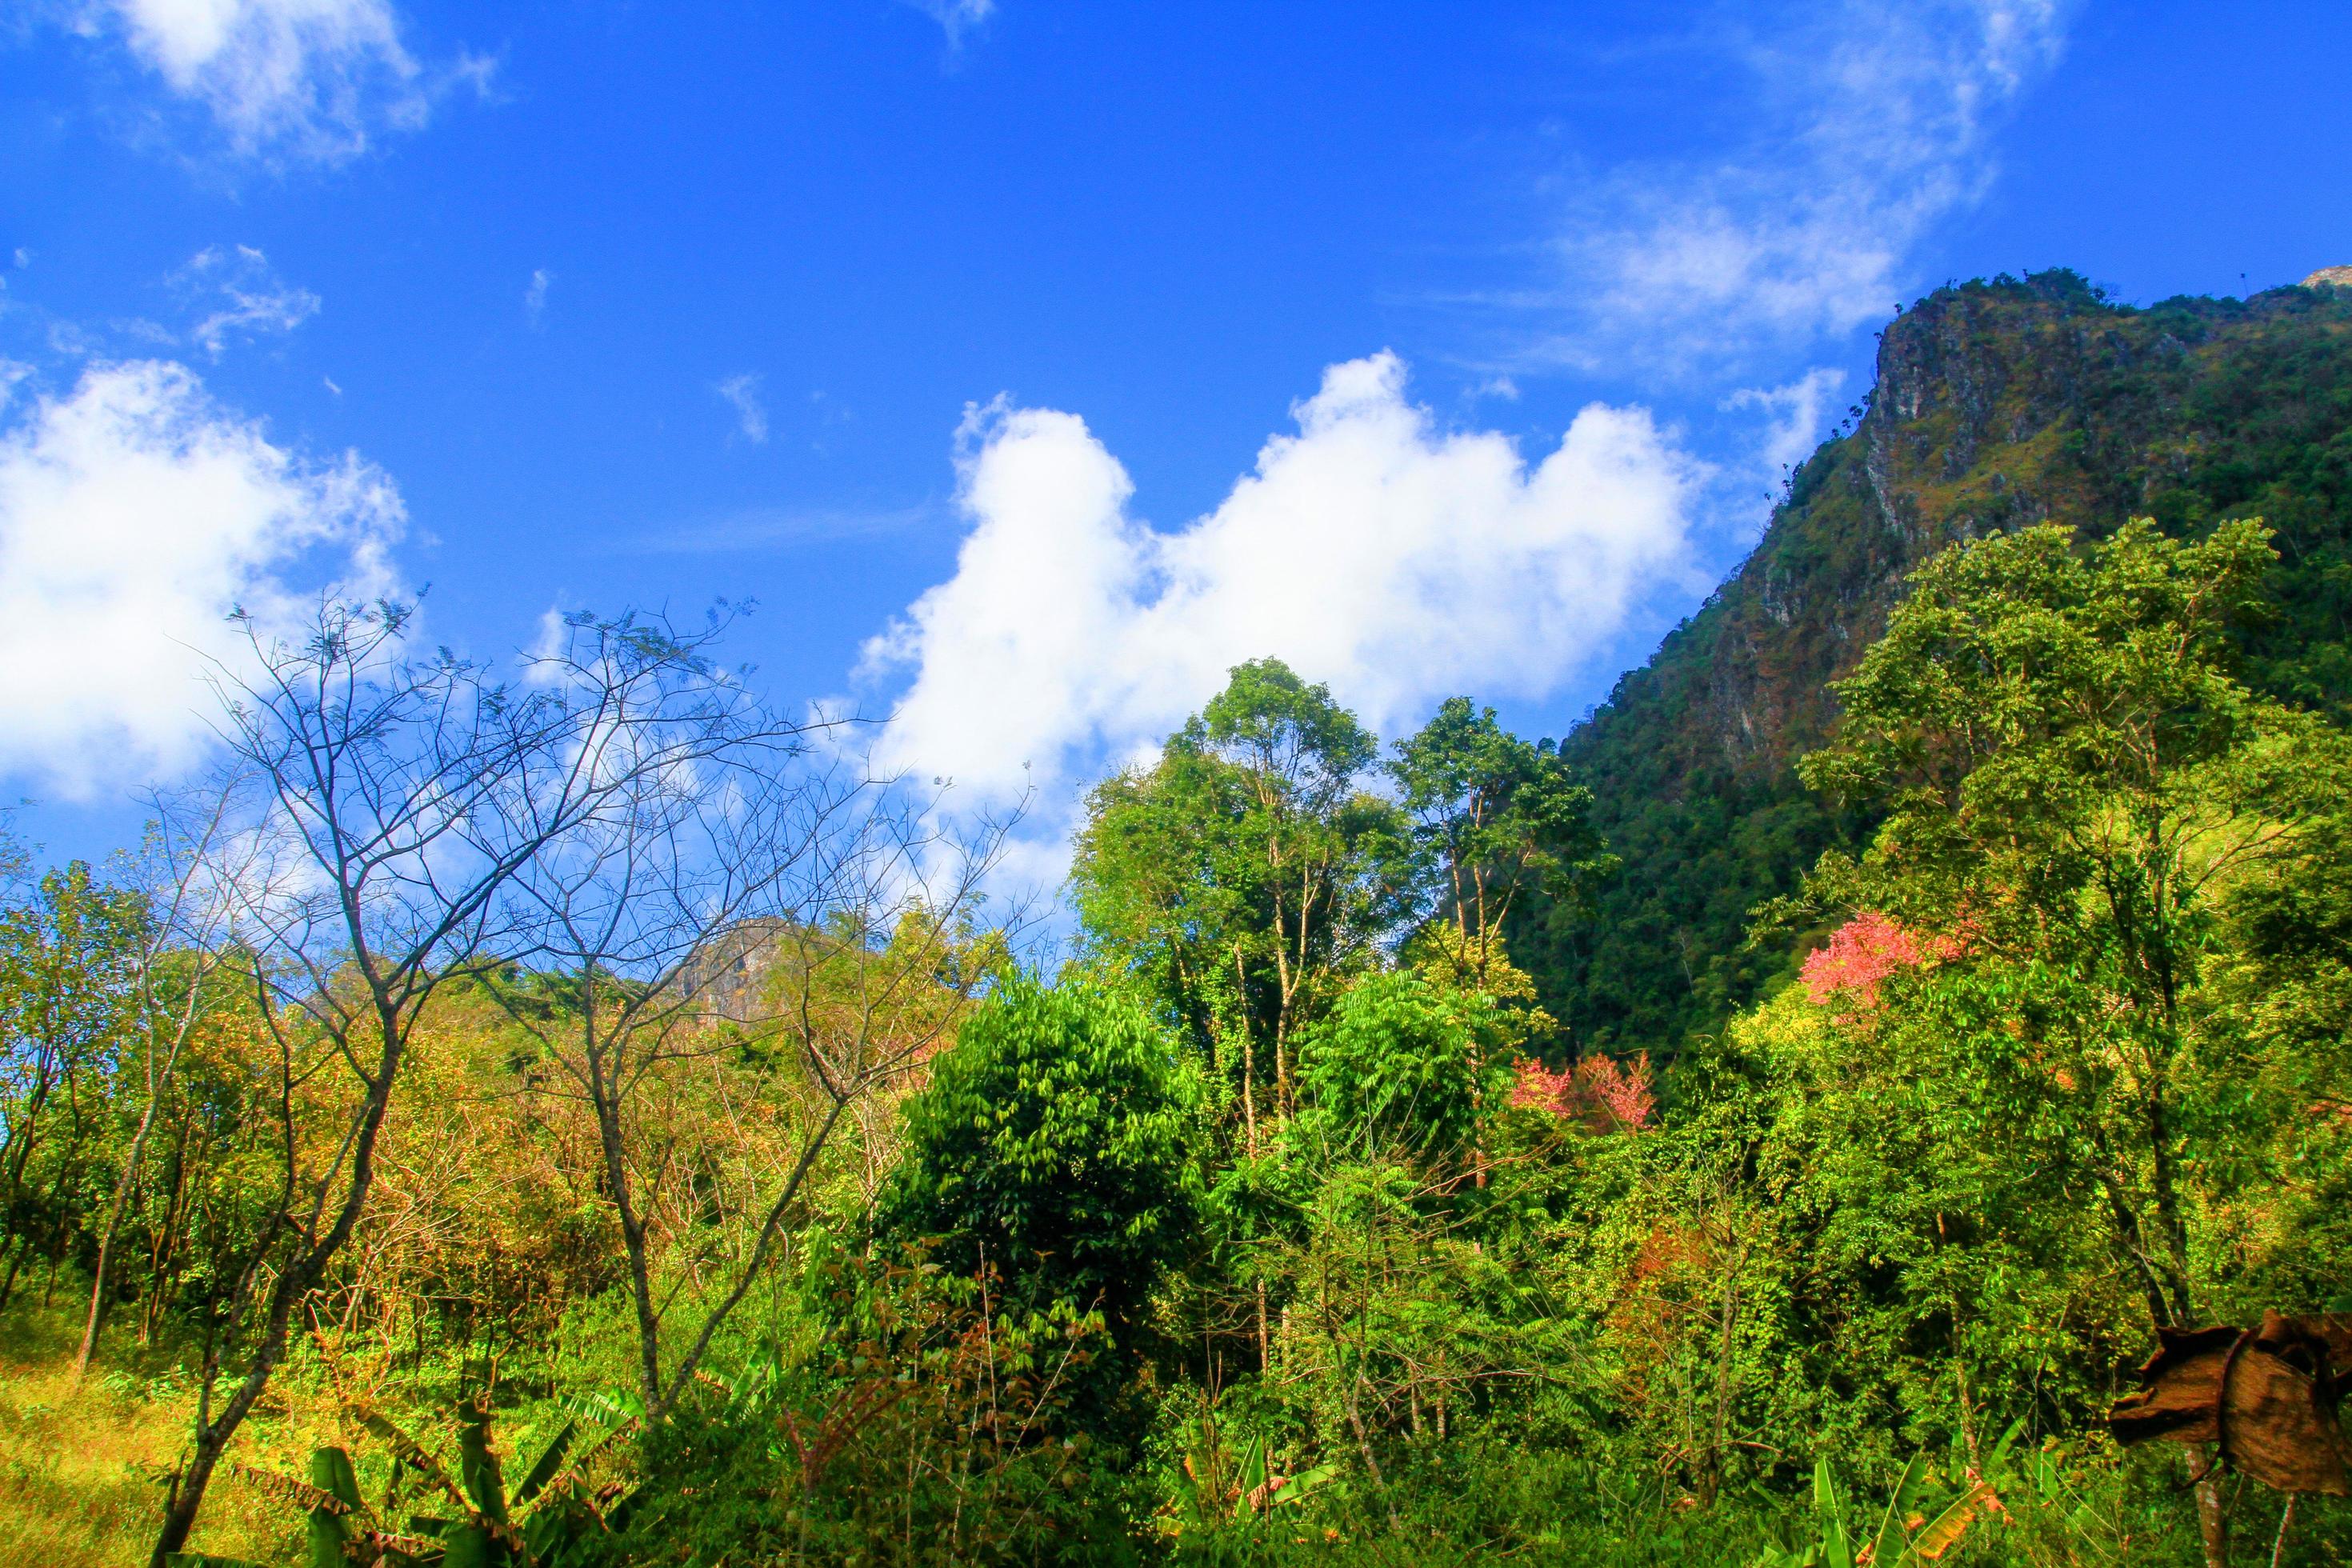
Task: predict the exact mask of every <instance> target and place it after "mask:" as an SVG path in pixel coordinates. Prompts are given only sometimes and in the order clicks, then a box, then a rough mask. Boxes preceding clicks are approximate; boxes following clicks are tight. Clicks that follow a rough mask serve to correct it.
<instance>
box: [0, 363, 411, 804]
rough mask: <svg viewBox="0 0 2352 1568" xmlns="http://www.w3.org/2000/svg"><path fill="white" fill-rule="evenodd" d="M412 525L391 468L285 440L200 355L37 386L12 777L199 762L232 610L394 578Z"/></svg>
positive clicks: (15, 515)
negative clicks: (59, 385)
mask: <svg viewBox="0 0 2352 1568" xmlns="http://www.w3.org/2000/svg"><path fill="white" fill-rule="evenodd" d="M403 523H404V512H403V510H402V507H401V502H400V497H399V495H398V493H397V492H396V491H395V490H394V489H393V486H392V483H391V481H390V480H389V479H386V478H385V477H384V475H383V473H382V472H381V471H380V470H378V469H376V468H373V467H372V466H370V465H368V464H366V463H364V462H362V461H361V460H360V459H359V458H356V457H353V456H350V455H346V456H344V457H342V458H339V459H334V460H331V461H326V462H316V461H311V460H308V459H305V458H301V457H299V456H298V455H296V454H295V453H292V452H289V451H288V450H286V449H285V448H283V447H278V446H275V445H273V444H271V443H270V442H269V441H268V439H267V438H266V437H265V436H264V435H263V433H262V431H261V429H260V427H259V426H257V425H256V424H254V423H253V422H251V421H249V420H247V419H244V418H242V417H240V416H237V415H236V414H235V413H233V412H231V411H229V410H227V409H225V408H223V407H222V406H220V405H219V404H217V403H216V402H215V401H214V400H213V399H212V398H211V397H210V396H209V395H207V394H206V393H205V388H204V386H203V384H202V383H201V382H200V381H199V380H198V378H197V377H196V375H195V374H194V373H193V372H191V371H190V370H188V369H187V368H186V367H185V366H184V365H179V364H173V363H166V362H161V361H152V360H151V361H142V362H138V363H123V364H104V365H99V366H96V367H94V368H92V369H90V370H89V371H88V372H86V373H85V374H83V375H82V376H81V378H80V380H79V383H78V384H76V385H75V386H74V387H73V389H72V390H71V391H69V392H67V393H64V394H61V395H45V396H42V397H39V398H37V399H36V400H35V401H34V402H32V403H31V404H30V405H27V406H26V407H25V408H24V409H23V412H22V415H21V417H19V418H17V419H16V420H15V421H14V422H13V424H12V426H10V427H8V428H6V429H5V430H0V668H6V669H7V670H9V671H10V673H11V679H9V680H7V681H6V682H5V683H0V773H6V774H12V775H15V776H16V777H18V778H27V779H31V780H35V781H37V783H38V784H40V785H41V786H42V787H45V788H47V789H52V790H55V791H57V792H58V793H60V794H64V795H76V796H86V795H91V794H93V793H96V792H98V791H100V790H101V789H105V788H110V787H127V786H129V785H131V784H137V783H140V782H142V781H143V780H144V779H146V778H149V777H152V776H153V775H154V773H157V772H159V771H160V772H166V773H168V772H173V771H176V770H178V769H180V768H182V767H184V766H185V765H186V764H187V763H189V762H191V761H192V760H194V756H195V755H196V753H197V752H198V751H199V750H200V749H201V746H202V744H203V742H204V740H205V735H206V734H207V733H208V731H207V730H206V727H205V721H204V718H203V714H204V712H205V709H206V704H207V693H206V692H205V689H204V686H203V684H202V681H201V679H200V678H201V677H202V676H203V674H204V673H205V670H206V669H207V668H209V666H208V663H207V661H208V660H209V659H211V658H222V659H231V660H233V659H235V658H236V655H237V649H238V646H239V639H238V634H237V633H236V630H235V629H234V628H233V627H232V626H229V625H228V624H227V622H226V616H227V615H228V613H229V612H230V611H231V610H232V609H235V608H238V607H242V608H244V609H246V610H247V611H248V612H249V613H251V614H252V615H253V616H256V617H257V619H258V620H259V621H260V623H261V624H262V625H263V626H265V627H278V626H289V625H290V624H291V622H292V621H293V619H294V618H295V617H296V616H298V615H299V609H300V606H301V604H302V601H303V600H304V599H305V598H306V597H307V596H308V595H310V594H312V593H315V592H316V591H318V590H320V589H321V588H324V587H325V586H327V585H328V584H339V585H340V586H341V589H342V590H344V591H348V592H352V593H359V594H373V593H380V592H383V591H385V590H386V589H387V588H389V586H390V585H391V574H390V567H389V551H390V549H391V547H392V545H393V544H394V542H395V541H396V540H397V539H398V537H399V535H400V532H401V530H402V527H403Z"/></svg>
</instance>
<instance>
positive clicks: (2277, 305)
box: [1513, 272, 2352, 1048]
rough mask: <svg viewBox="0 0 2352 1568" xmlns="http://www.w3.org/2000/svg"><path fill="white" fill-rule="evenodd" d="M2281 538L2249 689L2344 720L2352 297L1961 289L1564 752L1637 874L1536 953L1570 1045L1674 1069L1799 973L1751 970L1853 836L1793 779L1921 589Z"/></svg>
mask: <svg viewBox="0 0 2352 1568" xmlns="http://www.w3.org/2000/svg"><path fill="white" fill-rule="evenodd" d="M2255 514H2261V515H2263V516H2265V517H2267V519H2268V520H2269V521H2270V522H2271V523H2272V525H2273V527H2274V528H2276V529H2277V530H2278V531H2279V538H2278V544H2279V548H2280V551H2281V553H2282V556H2283V557H2284V560H2283V564H2282V567H2281V570H2280V574H2279V581H2278V584H2277V587H2278V596H2279V601H2280V606H2281V613H2280V616H2279V619H2278V621H2277V622H2276V624H2274V625H2273V626H2272V627H2271V628H2270V629H2269V630H2268V631H2267V632H2265V633H2264V634H2263V635H2262V636H2260V637H2256V638H2255V639H2254V640H2253V641H2252V643H2251V644H2250V646H2249V648H2248V654H2249V658H2250V667H2251V668H2252V671H2253V673H2254V674H2255V676H2256V678H2257V679H2260V680H2261V681H2262V682H2263V684H2265V685H2268V686H2270V687H2272V688H2273V689H2277V690H2279V691H2281V692H2283V693H2284V694H2286V695H2289V696H2292V697H2294V698H2295V699H2296V700H2302V701H2305V702H2308V703H2314V704H2318V705H2323V706H2331V707H2336V708H2338V709H2340V708H2341V707H2342V705H2343V704H2344V703H2345V701H2346V695H2347V689H2352V684H2348V683H2347V672H2352V659H2347V657H2346V649H2347V646H2352V567H2348V566H2347V556H2348V554H2352V552H2347V540H2352V289H2334V288H2316V287H2315V288H2293V289H2276V290H2273V291H2271V292H2269V293H2266V294H2262V295H2258V296H2256V297H2254V298H2253V299H2252V300H2204V299H2196V300H2189V299H2182V300H2168V301H2166V302H2164V303H2162V304H2159V305H2156V306H2153V307H2150V308H2148V309H2146V310H2137V309H2132V308H2128V307H2124V306H2119V305H2116V304H2113V303H2111V302H2109V301H2107V300H2105V299H2104V298H2103V297H2102V296H2100V295H2099V294H2098V293H2097V292H2096V291H2095V289H2091V288H2090V287H2089V286H2088V285H2086V284H2085V283H2084V281H2083V280H2082V279H2080V278H2078V277H2076V276H2074V274H2072V273H2066V272H2053V273H2041V274H2035V275H2032V276H2030V277H2028V278H2025V279H1998V280H1995V281H1992V282H1979V283H1971V284H1968V285H1964V286H1962V287H1959V288H1955V289H1943V290H1940V291H1938V292H1937V293H1936V294H1934V295H1932V296H1930V297H1929V298H1928V299H1927V300H1923V301H1921V302H1920V304H1919V305H1918V306H1917V307H1916V309H1914V310H1911V311H1909V312H1907V313H1906V314H1904V315H1902V316H1900V317H1898V318H1897V319H1896V320H1895V321H1893V322H1892V323H1890V324H1889V326H1888V327H1887V329H1886V331H1885V333H1884V335H1883V337H1882V339H1881V342H1880V350H1879V356H1878V376H1877V385H1876V388H1875V390H1874V394H1873V395H1872V397H1871V400H1870V403H1869V406H1868V411H1867V412H1866V413H1865V414H1864V416H1863V417H1862V419H1861V420H1860V422H1859V424H1858V425H1857V426H1854V427H1853V429H1852V430H1851V431H1846V432H1841V433H1840V434H1839V435H1838V436H1837V437H1835V438H1833V439H1832V440H1831V441H1829V442H1827V443H1825V444H1824V445H1823V446H1822V447H1821V448H1820V449H1819V450H1818V451H1817V452H1815V453H1814V454H1813V456H1812V457H1811V458H1808V459H1807V460H1806V462H1805V463H1804V465H1803V466H1802V468H1800V469H1799V470H1798V471H1797V473H1796V474H1795V476H1794V477H1793V478H1792V479H1791V481H1790V489H1789V494H1788V496H1787V498H1786V500H1784V501H1783V502H1782V504H1781V505H1780V508H1779V509H1778V510H1776V512H1775V514H1774V516H1773V519H1772V521H1771V524H1770V526H1769V528H1768V529H1767V531H1766V532H1765V534H1764V536H1763V538H1762V540H1761V541H1760V542H1759V544H1758V545H1757V548H1756V550H1755V552H1753V553H1752V554H1751V555H1750V556H1749V557H1748V560H1747V562H1746V563H1743V564H1742V565H1741V566H1740V568H1739V569H1738V571H1737V572H1736V573H1734V574H1732V576H1731V577H1730V579H1729V580H1727V582H1726V583H1725V584H1724V585H1723V586H1722V587H1721V588H1720V589H1719V590H1717V593H1716V595H1714V596H1713V597H1712V598H1711V599H1710V600H1709V601H1708V603H1707V605H1706V607H1705V608H1704V609H1702V610H1701V611H1700V612H1699V613H1698V614H1697V615H1696V616H1693V617H1692V618H1691V619H1690V620H1688V621H1686V622H1685V623H1684V625H1683V626H1680V627H1678V628H1677V629H1676V630H1675V632H1674V633H1673V634H1672V635H1670V636H1669V637H1667V638H1666V640H1665V642H1664V646H1663V647H1660V649H1659V651H1658V653H1657V655H1656V656H1655V657H1654V658H1653V659H1652V660H1651V661H1650V663H1649V664H1648V665H1646V666H1645V667H1643V668H1641V669H1638V670H1635V671H1633V672H1632V673H1630V674H1628V675H1627V676H1626V677H1625V678H1624V679H1622V681H1620V682H1619V684H1618V686H1617V689H1615V691H1614V692H1612V695H1611V697H1610V700H1609V701H1608V702H1607V703H1606V704H1605V705H1603V706H1602V707H1601V709H1600V710H1598V711H1596V712H1595V714H1594V715H1593V717H1592V718H1591V721H1589V722H1587V723H1586V724H1584V725H1582V726H1581V727H1580V728H1579V729H1578V730H1577V731H1575V732H1574V733H1572V734H1571V735H1570V737H1569V738H1568V740H1567V741H1566V742H1565V743H1564V750H1565V751H1566V752H1567V754H1568V755H1569V756H1570V759H1571V760H1572V761H1574V762H1575V763H1577V764H1578V765H1579V766H1580V768H1581V769H1582V770H1583V772H1584V773H1585V776H1586V778H1587V780H1588V782H1589V783H1591V784H1592V786H1593V788H1594V790H1595V792H1596V794H1597V795H1598V796H1599V807H1600V809H1599V816H1600V819H1601V825H1602V826H1603V828H1604V830H1606V831H1607V832H1609V833H1610V835H1611V837H1612V847H1614V848H1615V849H1616V851H1617V853H1618V854H1619V856H1620V857H1621V858H1622V859H1623V860H1624V861H1625V872H1624V874H1623V876H1622V878H1621V879H1620V880H1619V881H1618V883H1617V884H1616V885H1615V886H1614V887H1612V888H1611V889H1607V890H1606V891H1605V892H1604V893H1603V894H1602V895H1601V899H1600V900H1599V902H1598V904H1597V906H1596V907H1594V908H1592V909H1591V910H1581V911H1579V910H1565V909H1560V908H1557V907H1553V908H1540V907H1539V908H1537V909H1534V910H1530V911H1528V916H1527V918H1526V919H1525V920H1524V921H1521V922H1520V924H1519V926H1518V928H1517V930H1516V931H1514V933H1513V940H1514V948H1515V951H1516V952H1518V953H1520V954H1521V955H1522V961H1523V962H1525V963H1527V965H1528V968H1529V969H1530V971H1531V972H1532V973H1535V974H1536V976H1537V978H1538V984H1541V985H1542V986H1543V988H1544V989H1545V991H1546V992H1547V994H1548V996H1549V1002H1550V1005H1551V1006H1552V1009H1553V1011H1554V1012H1555V1014H1556V1015H1557V1016H1560V1017H1561V1018H1563V1019H1564V1020H1566V1021H1567V1022H1568V1024H1569V1026H1570V1031H1571V1038H1570V1048H1582V1047H1611V1048H1615V1047H1634V1046H1648V1047H1654V1048H1657V1047H1665V1048H1672V1047H1674V1046H1675V1045H1676V1044H1677V1043H1679V1041H1680V1040H1681V1039H1682V1038H1684V1037H1686V1036H1687V1035H1688V1034H1689V1033H1690V1032H1691V1031H1693V1030H1695V1029H1705V1028H1708V1027H1712V1026H1714V1024H1715V1023H1717V1021H1719V1020H1720V1018H1721V1017H1722V1016H1724V1015H1725V1014H1726V1013H1727V1011H1728V1010H1729V1009H1730V1008H1731V1007H1732V1006H1734V1005H1739V1004H1741V1003H1744V1002H1745V1001H1747V1000H1748V999H1750V998H1752V997H1753V996H1754V995H1755V994H1758V993H1759V991H1760V990H1761V989H1763V988H1764V987H1765V986H1767V985H1768V984H1770V982H1771V981H1772V979H1773V978H1774V977H1775V975H1777V974H1779V973H1783V972H1784V971H1785V968H1786V964H1787V960H1788V954H1786V953H1785V952H1742V951H1741V950H1740V944H1741V940H1742V936H1743V932H1744V927H1745V916H1746V912H1747V911H1748V909H1750V908H1751V907H1753V905H1754V904H1756V903H1757V902H1759V901H1760V900H1763V899H1765V898H1769V897H1771V896H1774V895H1776V894H1779V893H1782V892H1786V891H1789V890H1790V889H1793V888H1794V887H1795V885H1796V883H1797V881H1798V879H1800V878H1801V875H1802V873H1803V871H1804V869H1805V868H1807V867H1809V866H1810V865H1811V862H1812V861H1813V859H1814V858H1816V857H1817V856H1818V855H1819V854H1820V852H1821V850H1822V848H1824V847H1828V846H1829V845H1831V844H1832V843H1836V842H1838V841H1840V840H1841V839H1842V838H1845V837H1852V836H1853V835H1854V834H1856V833H1858V832H1860V831H1862V830H1863V829H1864V827H1865V826H1866V825H1865V824H1862V823H1859V822H1852V821H1848V822H1840V821H1837V820H1835V819H1833V817H1832V815H1831V814H1830V812H1829V811H1828V810H1827V809H1826V808H1825V806H1824V805H1823V804H1822V803H1820V802H1818V801H1815V800H1813V799H1811V797H1810V796H1809V795H1807V794H1806V793H1805V792H1804V791H1803V790H1802V788H1801V786H1800V785H1799V784H1797V782H1796V779H1795V776H1794V774H1793V773H1792V772H1791V764H1792V763H1793V762H1794V760H1795V759H1796V757H1798V756H1800V755H1801V754H1802V753H1803V752H1805V751H1807V750H1810V749H1811V748H1812V747H1813V746H1816V745H1818V744H1820V743H1821V742H1822V740H1824V739H1825V738H1826V737H1827V736H1828V734H1829V732H1830V731H1831V728H1832V725H1833V723H1834V721H1835V710H1834V704H1833V700H1832V696H1831V694H1830V693H1829V691H1828V690H1827V689H1826V688H1827V683H1828V682H1830V681H1831V680H1833V679H1836V678H1837V677H1839V676H1841V675H1843V674H1844V673H1845V672H1846V671H1847V670H1849V669H1851V668H1853V663H1854V661H1855V660H1856V659H1857V658H1860V656H1861V653H1862V650H1863V649H1864V648H1865V647H1868V645H1869V643H1870V641H1871V640H1872V639H1873V638H1874V637H1876V636H1877V635H1878V633H1879V631H1880V630H1881V629H1882V628H1883V627H1884V626H1885V619H1886V615H1887V612H1888V610H1889V609H1890V608H1891V607H1892V605H1894V604H1895V600H1896V599H1897V597H1898V596H1899V595H1900V594H1901V592H1902V587H1903V582H1904V579H1905V577H1906V574H1908V573H1909V572H1910V571H1912V570H1913V569H1914V568H1915V567H1916V566H1917V565H1918V564H1919V563H1921V562H1923V561H1924V560H1926V559H1927V556H1928V555H1930V554H1932V553H1933V552H1936V551H1937V550H1940V549H1942V548H1944V547H1945V546H1947V545H1948V544H1951V543H1954V542H1959V541H1964V540H1968V539H1973V538H1976V537H1979V536H1980V535H1983V534H1986V533H1989V532H1992V531H2000V530H2008V529H2013V528H2018V527H2021V526H2024V525H2026V524H2029V523H2032V522H2038V521H2044V520H2052V519H2054V520H2057V521H2065V522H2070V523H2073V524H2074V525H2075V526H2077V527H2078V528H2080V529H2082V530H2083V531H2084V532H2085V533H2086V534H2089V535H2093V536H2095V535H2098V534H2101V533H2104V532H2105V531H2109V530H2111V529H2113V528H2115V527H2116V526H2117V525H2118V524H2119V523H2121V522H2122V521H2125V520H2126V518H2128V517H2132V516H2139V515H2147V516H2153V517H2155V518H2157V519H2158V521H2159V522H2160V523H2162V524H2163V525H2164V526H2166V527H2167V528H2168V529H2171V530H2174V531H2195V530H2198V529H2200V528H2201V527H2204V526H2207V525H2210V523H2211V522H2213V521H2219V520H2220V519H2221V518H2223V517H2231V516H2248V515H2255Z"/></svg>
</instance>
